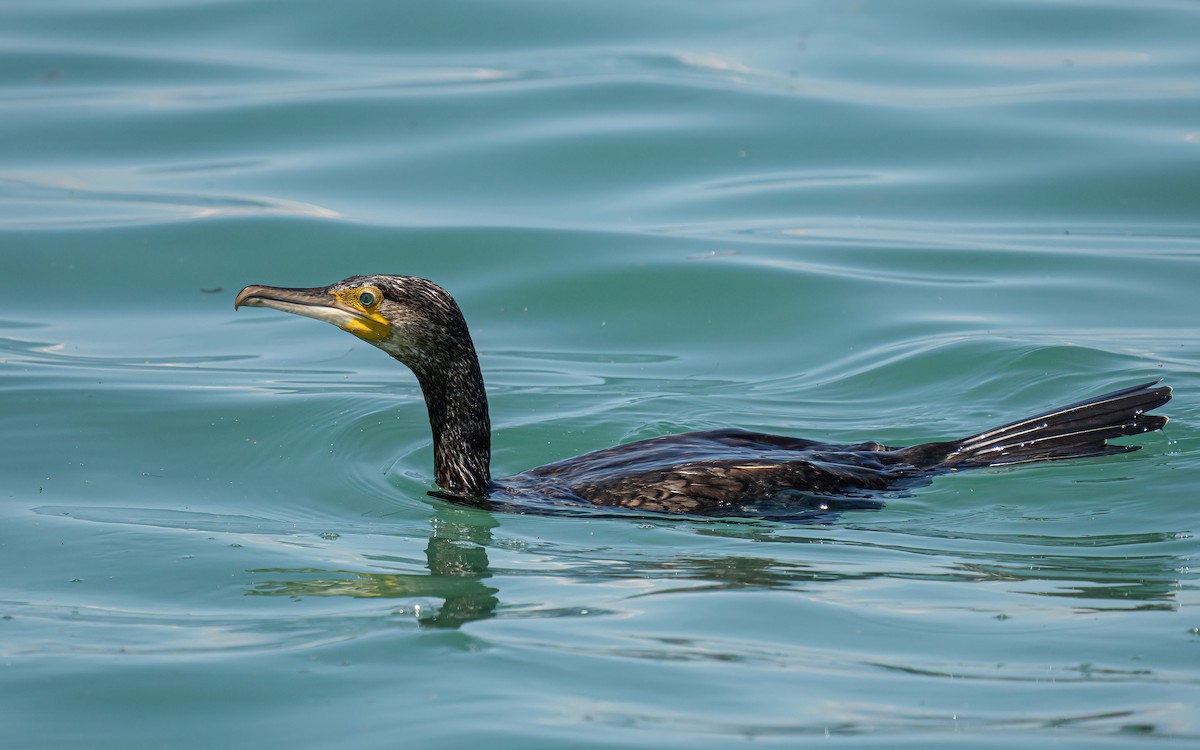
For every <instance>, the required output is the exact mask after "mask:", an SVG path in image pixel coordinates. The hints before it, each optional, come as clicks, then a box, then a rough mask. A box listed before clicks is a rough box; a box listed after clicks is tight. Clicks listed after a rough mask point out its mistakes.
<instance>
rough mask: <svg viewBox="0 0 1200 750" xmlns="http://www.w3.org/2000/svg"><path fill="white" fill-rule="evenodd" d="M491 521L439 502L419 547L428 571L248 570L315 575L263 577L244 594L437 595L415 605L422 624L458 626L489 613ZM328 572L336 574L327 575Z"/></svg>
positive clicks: (492, 599) (493, 601)
mask: <svg viewBox="0 0 1200 750" xmlns="http://www.w3.org/2000/svg"><path fill="white" fill-rule="evenodd" d="M496 525H497V521H496V519H495V517H494V516H492V515H491V514H489V513H481V512H479V511H476V510H473V509H468V508H460V507H456V506H442V507H439V508H438V509H437V515H436V516H435V517H434V518H433V521H432V528H433V530H432V533H431V534H430V535H429V544H427V545H426V547H425V561H426V562H425V564H426V568H427V569H428V571H429V572H428V573H364V572H357V571H341V570H338V571H312V570H308V571H301V570H289V569H285V568H273V569H260V570H255V571H251V572H253V573H278V574H287V575H290V576H295V575H298V574H303V573H309V574H312V573H316V574H317V576H318V577H313V578H307V577H306V578H299V577H297V578H292V579H290V580H271V581H263V582H261V583H259V584H258V585H256V586H255V587H254V588H252V589H250V590H249V591H247V592H246V593H247V594H248V595H251V596H291V597H305V596H349V597H353V598H356V599H423V598H438V599H442V605H441V606H440V607H432V608H430V609H429V610H428V611H426V610H423V609H422V608H420V607H415V608H414V610H415V611H416V613H417V622H418V623H419V624H420V625H421V626H422V627H430V628H458V627H460V626H462V625H464V624H466V623H468V622H473V621H475V620H486V619H488V618H490V617H493V616H494V615H495V612H496V606H497V604H498V603H499V600H498V599H497V598H496V594H497V593H498V589H496V588H494V587H492V586H488V585H487V584H486V583H484V581H486V580H487V579H488V578H490V577H491V575H492V573H491V570H490V568H489V563H488V556H487V548H488V546H489V545H490V544H491V542H492V529H494V528H495V527H496ZM330 574H334V575H336V576H337V577H327V576H329V575H330Z"/></svg>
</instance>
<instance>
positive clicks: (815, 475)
mask: <svg viewBox="0 0 1200 750" xmlns="http://www.w3.org/2000/svg"><path fill="white" fill-rule="evenodd" d="M908 474H909V472H906V471H904V470H903V469H898V468H897V467H895V466H891V467H884V466H882V465H880V464H878V463H876V462H873V461H865V462H863V463H861V464H859V463H855V464H843V463H830V462H825V461H811V460H792V461H764V460H744V461H736V460H734V461H696V462H690V463H684V464H680V465H677V466H670V467H663V468H653V469H646V470H643V471H637V472H633V473H626V474H621V475H618V476H613V477H611V478H596V479H593V480H590V481H589V480H584V481H580V482H577V483H572V484H571V490H572V492H573V493H574V494H576V495H578V496H579V497H581V498H583V499H584V500H587V501H588V502H591V503H594V504H596V505H606V506H620V507H625V508H637V509H641V510H655V511H667V512H674V513H712V512H720V511H722V510H729V511H731V512H733V511H736V510H737V509H740V508H745V507H746V506H753V505H757V504H761V503H772V504H779V503H787V502H802V500H801V498H802V497H803V496H807V497H808V498H809V499H810V500H812V499H816V498H819V497H820V496H838V495H842V496H846V495H855V494H861V493H862V492H864V491H871V490H875V491H878V490H883V489H887V488H888V487H890V486H892V485H894V484H895V483H896V482H898V481H901V480H902V479H904V478H905V477H906V476H908Z"/></svg>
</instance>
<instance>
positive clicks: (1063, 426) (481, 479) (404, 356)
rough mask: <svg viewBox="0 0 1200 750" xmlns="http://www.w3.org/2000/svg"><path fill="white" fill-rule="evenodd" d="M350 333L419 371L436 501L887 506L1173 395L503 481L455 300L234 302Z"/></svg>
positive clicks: (1051, 452) (1101, 437) (257, 297)
mask: <svg viewBox="0 0 1200 750" xmlns="http://www.w3.org/2000/svg"><path fill="white" fill-rule="evenodd" d="M241 306H249V307H270V308H274V309H276V310H282V311H284V312H289V313H294V314H296V315H303V316H304V317H308V318H316V319H317V320H323V321H325V322H327V323H332V324H333V325H335V326H337V327H338V328H341V329H342V330H344V331H349V332H350V333H353V334H354V335H355V336H358V337H359V338H361V339H363V340H364V341H367V342H369V343H371V344H374V345H375V346H377V347H379V348H380V349H382V350H383V351H385V352H387V353H388V354H390V355H392V357H394V358H396V359H398V360H399V361H400V362H402V363H403V364H405V365H406V366H408V368H409V369H411V370H412V372H413V373H414V374H415V375H416V376H417V381H418V382H419V383H420V386H421V391H422V393H423V394H424V396H425V403H426V406H427V407H428V409H429V425H430V427H431V428H432V430H433V456H434V473H435V478H436V481H437V484H438V486H439V487H440V488H441V489H440V490H439V491H433V492H430V494H431V495H434V496H437V497H441V498H445V499H449V500H454V501H458V502H465V503H471V504H475V505H479V506H482V507H493V508H501V509H517V510H521V509H530V510H533V509H537V508H542V509H547V508H550V507H555V508H570V507H577V508H593V507H595V506H601V507H620V508H629V509H637V510H640V511H664V512H674V513H689V514H699V515H722V516H723V515H729V516H774V515H780V514H786V513H787V511H788V509H789V508H794V509H797V510H799V509H802V508H808V509H812V508H822V509H826V508H829V507H831V506H835V507H846V506H847V505H848V506H850V507H856V506H857V507H879V505H880V503H879V502H878V501H877V500H872V499H871V498H872V495H875V494H877V493H878V492H879V491H882V490H888V489H897V488H904V487H909V486H912V485H913V484H916V483H919V482H921V481H923V480H927V479H928V478H929V477H931V476H933V475H935V474H940V473H945V472H950V471H955V470H958V469H970V468H977V467H985V466H1005V465H1009V464H1020V463H1029V462H1032V461H1049V460H1054V459H1064V458H1079V457H1084V456H1102V455H1107V454H1110V453H1124V452H1127V451H1133V450H1137V448H1138V446H1127V445H1112V444H1109V443H1108V442H1106V441H1107V440H1109V439H1111V438H1118V437H1122V436H1125V435H1136V434H1139V433H1143V432H1149V431H1151V430H1157V429H1160V428H1161V427H1162V426H1163V425H1165V424H1166V423H1167V418H1166V417H1164V416H1158V415H1150V414H1146V413H1145V412H1147V411H1149V410H1151V409H1154V408H1157V407H1159V406H1162V405H1163V404H1165V403H1166V402H1167V401H1169V400H1170V398H1171V388H1170V387H1169V386H1165V385H1164V386H1160V385H1158V383H1157V382H1151V383H1146V384H1144V385H1138V386H1134V387H1132V388H1124V389H1122V390H1119V391H1114V392H1112V393H1107V394H1104V395H1103V396H1097V397H1095V398H1090V399H1087V400H1085V401H1080V402H1078V403H1074V404H1071V405H1069V406H1064V407H1062V408H1059V409H1053V410H1051V411H1048V412H1045V413H1042V414H1038V415H1036V416H1033V417H1029V418H1028V419H1022V420H1019V421H1017V422H1012V423H1010V424H1006V425H1003V426H1001V427H996V428H994V429H990V430H986V431H984V432H981V433H979V434H977V435H972V436H970V437H967V438H964V439H962V440H950V441H946V442H936V443H922V444H920V445H913V446H909V447H894V446H885V445H882V444H880V443H876V442H865V443H857V444H829V443H822V442H819V441H815V440H802V439H799V438H793V437H786V436H782V435H768V434H763V433H757V432H748V431H745V430H738V429H721V430H708V431H705V432H689V433H684V434H680V435H666V436H663V437H657V438H651V439H649V440H639V441H637V442H633V443H627V444H625V445H619V446H616V447H613V448H606V449H604V450H599V451H594V452H592V453H586V454H584V455H582V456H576V457H575V458H568V459H566V460H563V461H558V462H556V463H552V464H548V465H546V466H541V467H538V468H536V469H530V470H529V471H526V472H523V473H521V474H517V475H516V476H512V477H508V478H505V479H492V477H491V474H490V467H489V463H490V460H491V423H490V420H489V417H488V404H487V394H486V393H485V392H484V386H483V376H482V375H481V374H480V371H479V358H478V356H477V355H476V353H475V346H474V345H473V344H472V343H471V334H470V333H469V332H468V331H467V324H466V321H465V320H464V319H463V315H462V312H461V311H460V310H459V308H458V305H457V304H456V303H455V301H454V299H453V298H452V297H451V296H450V294H449V293H447V292H446V291H445V290H444V289H442V288H441V287H440V286H438V285H437V284H435V283H433V282H432V281H428V280H426V279H421V278H416V277H412V276H384V275H376V276H354V277H351V278H348V279H346V280H344V281H339V282H337V283H336V284H333V285H331V286H327V287H316V288H310V289H285V288H277V287H269V286H248V287H246V288H245V289H243V290H242V291H241V292H240V293H239V294H238V296H237V299H236V300H235V301H234V309H237V308H238V307H241Z"/></svg>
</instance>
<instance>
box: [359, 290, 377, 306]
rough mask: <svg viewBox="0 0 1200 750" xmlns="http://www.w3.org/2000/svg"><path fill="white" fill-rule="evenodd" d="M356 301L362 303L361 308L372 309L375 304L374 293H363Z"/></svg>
mask: <svg viewBox="0 0 1200 750" xmlns="http://www.w3.org/2000/svg"><path fill="white" fill-rule="evenodd" d="M358 301H359V302H361V303H362V306H363V307H372V306H374V304H375V294H374V292H363V293H362V294H360V295H358Z"/></svg>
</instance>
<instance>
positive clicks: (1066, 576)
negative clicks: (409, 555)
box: [247, 504, 1186, 628]
mask: <svg viewBox="0 0 1200 750" xmlns="http://www.w3.org/2000/svg"><path fill="white" fill-rule="evenodd" d="M502 518H503V516H502V515H496V514H493V513H488V512H485V511H480V510H476V509H471V508H463V507H461V506H455V505H450V504H438V506H437V513H436V516H435V517H434V519H433V521H432V532H431V534H430V537H429V543H428V545H427V546H426V548H425V557H426V563H425V567H426V569H427V572H422V573H378V572H358V571H347V570H336V571H334V570H329V571H327V570H312V569H308V570H302V569H272V570H257V571H252V572H256V573H266V572H269V573H276V574H281V575H282V576H284V577H283V578H281V579H276V580H269V581H262V582H260V583H259V584H257V585H256V586H255V587H254V588H253V589H251V590H250V591H248V592H247V593H248V594H251V595H259V596H280V595H282V596H297V597H299V596H348V597H355V598H396V599H405V598H407V599H417V600H420V599H440V600H442V604H441V605H440V606H437V607H432V608H429V609H428V610H426V609H423V608H420V607H418V608H416V609H417V619H418V622H419V623H420V624H421V625H422V626H425V627H439V628H457V627H459V626H461V625H463V624H466V623H469V622H473V621H476V620H484V619H488V618H491V617H494V616H495V615H496V612H497V609H498V607H499V605H500V599H499V596H498V594H499V588H497V587H496V586H491V585H488V580H489V579H491V578H492V577H493V575H504V574H505V571H493V570H492V568H491V566H490V561H489V559H488V547H489V546H492V545H493V544H494V539H493V530H494V529H495V528H496V527H497V526H498V525H499V520H498V519H502ZM671 527H672V528H678V527H679V524H676V523H672V524H671ZM691 530H692V531H693V532H694V533H696V534H700V535H705V536H719V537H726V538H741V539H745V540H747V541H755V542H765V543H767V544H764V545H762V546H761V547H759V549H761V550H762V551H763V552H766V553H768V554H764V555H757V556H756V555H719V556H702V555H694V554H671V553H669V552H668V553H666V554H665V555H664V553H663V550H662V548H659V547H651V548H643V547H641V546H636V545H635V546H631V547H625V548H619V549H618V548H591V547H577V546H576V547H572V546H568V545H562V544H556V543H554V542H550V541H540V542H534V543H531V544H528V545H524V547H523V549H524V550H525V551H526V552H527V553H530V554H531V555H534V556H537V557H544V558H545V559H552V560H554V565H553V575H554V576H556V577H558V576H564V575H565V576H567V577H568V578H572V579H576V580H591V581H598V582H603V581H621V580H640V581H644V582H647V583H651V582H657V583H658V584H660V585H652V586H649V587H644V588H639V589H638V590H637V591H636V592H632V593H625V594H622V597H623V598H636V597H641V596H660V595H670V594H671V593H673V592H677V591H690V592H695V591H698V590H705V589H739V588H751V589H791V590H796V591H804V590H816V589H818V588H821V587H825V586H828V585H831V584H833V585H837V584H840V583H845V582H852V581H869V580H877V579H893V580H920V581H942V582H947V583H979V582H991V583H996V582H1002V583H1007V584H1009V586H1008V588H1009V590H1010V591H1013V592H1015V593H1023V594H1028V595H1032V596H1039V597H1058V598H1065V599H1073V600H1077V603H1076V605H1075V608H1076V610H1077V611H1081V612H1096V611H1104V610H1114V611H1115V610H1122V611H1133V610H1174V609H1177V608H1178V606H1179V604H1178V602H1177V601H1176V593H1177V591H1178V590H1179V587H1180V584H1181V582H1180V571H1181V570H1182V569H1184V568H1185V567H1186V563H1185V562H1184V561H1183V559H1182V558H1180V557H1177V556H1175V555H1170V554H1137V553H1135V552H1133V551H1132V549H1131V548H1136V549H1139V550H1144V549H1145V548H1146V546H1150V545H1153V546H1161V545H1162V544H1167V543H1170V542H1173V541H1176V540H1178V539H1179V538H1180V537H1179V535H1177V534H1174V533H1159V534H1145V533H1142V534H1128V535H1105V536H1093V537H1071V538H1068V537H1036V536H1029V535H1011V536H1005V535H995V534H986V535H974V536H973V535H971V534H967V533H963V534H959V535H950V534H946V533H945V532H944V531H935V530H928V529H920V530H911V529H910V530H908V531H897V530H889V531H882V530H878V529H873V530H871V531H870V532H869V534H868V536H867V537H863V536H862V535H857V536H856V537H854V538H850V537H847V536H845V535H843V534H841V533H832V531H845V530H847V529H839V530H806V531H805V532H803V533H801V532H798V531H797V530H796V528H795V527H794V526H787V525H780V524H770V523H732V524H722V523H711V522H705V521H699V522H696V523H695V524H694V525H692V527H691ZM914 537H915V538H916V541H914ZM868 538H869V541H867V539H868ZM796 543H804V544H812V545H819V546H820V548H821V549H822V550H833V549H836V550H840V551H839V552H837V553H836V554H833V555H829V554H827V553H826V552H824V551H822V552H820V553H816V554H814V555H811V556H810V555H807V554H805V555H804V556H803V557H804V558H806V559H804V560H798V559H796V557H797V556H796V555H795V553H794V550H795V548H794V547H792V545H793V544H796ZM774 545H784V546H783V547H774V549H775V551H776V552H777V553H785V552H786V554H774V555H771V554H770V550H771V549H772V547H773V546H774ZM856 547H857V548H862V549H861V555H859V554H856V553H854V552H851V553H850V555H849V556H847V554H846V552H847V550H848V549H850V550H853V548H856ZM1068 550H1070V551H1068ZM881 552H886V553H889V554H888V555H887V556H886V557H884V558H880V555H879V553H881ZM1073 553H1074V554H1073ZM895 555H901V556H902V557H900V558H896V557H895ZM810 558H811V559H810ZM374 559H382V558H374ZM884 559H886V560H888V561H889V562H895V561H896V560H897V559H899V560H900V563H901V564H898V565H887V566H886V567H885V565H884V563H883V562H882V560H884ZM866 560H875V562H876V564H875V565H870V566H867V565H863V564H862V563H863V561H866ZM589 610H590V613H591V614H600V613H602V609H601V608H599V607H589ZM539 612H540V613H541V614H542V615H561V614H564V611H563V610H559V609H539ZM575 614H579V612H575Z"/></svg>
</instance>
